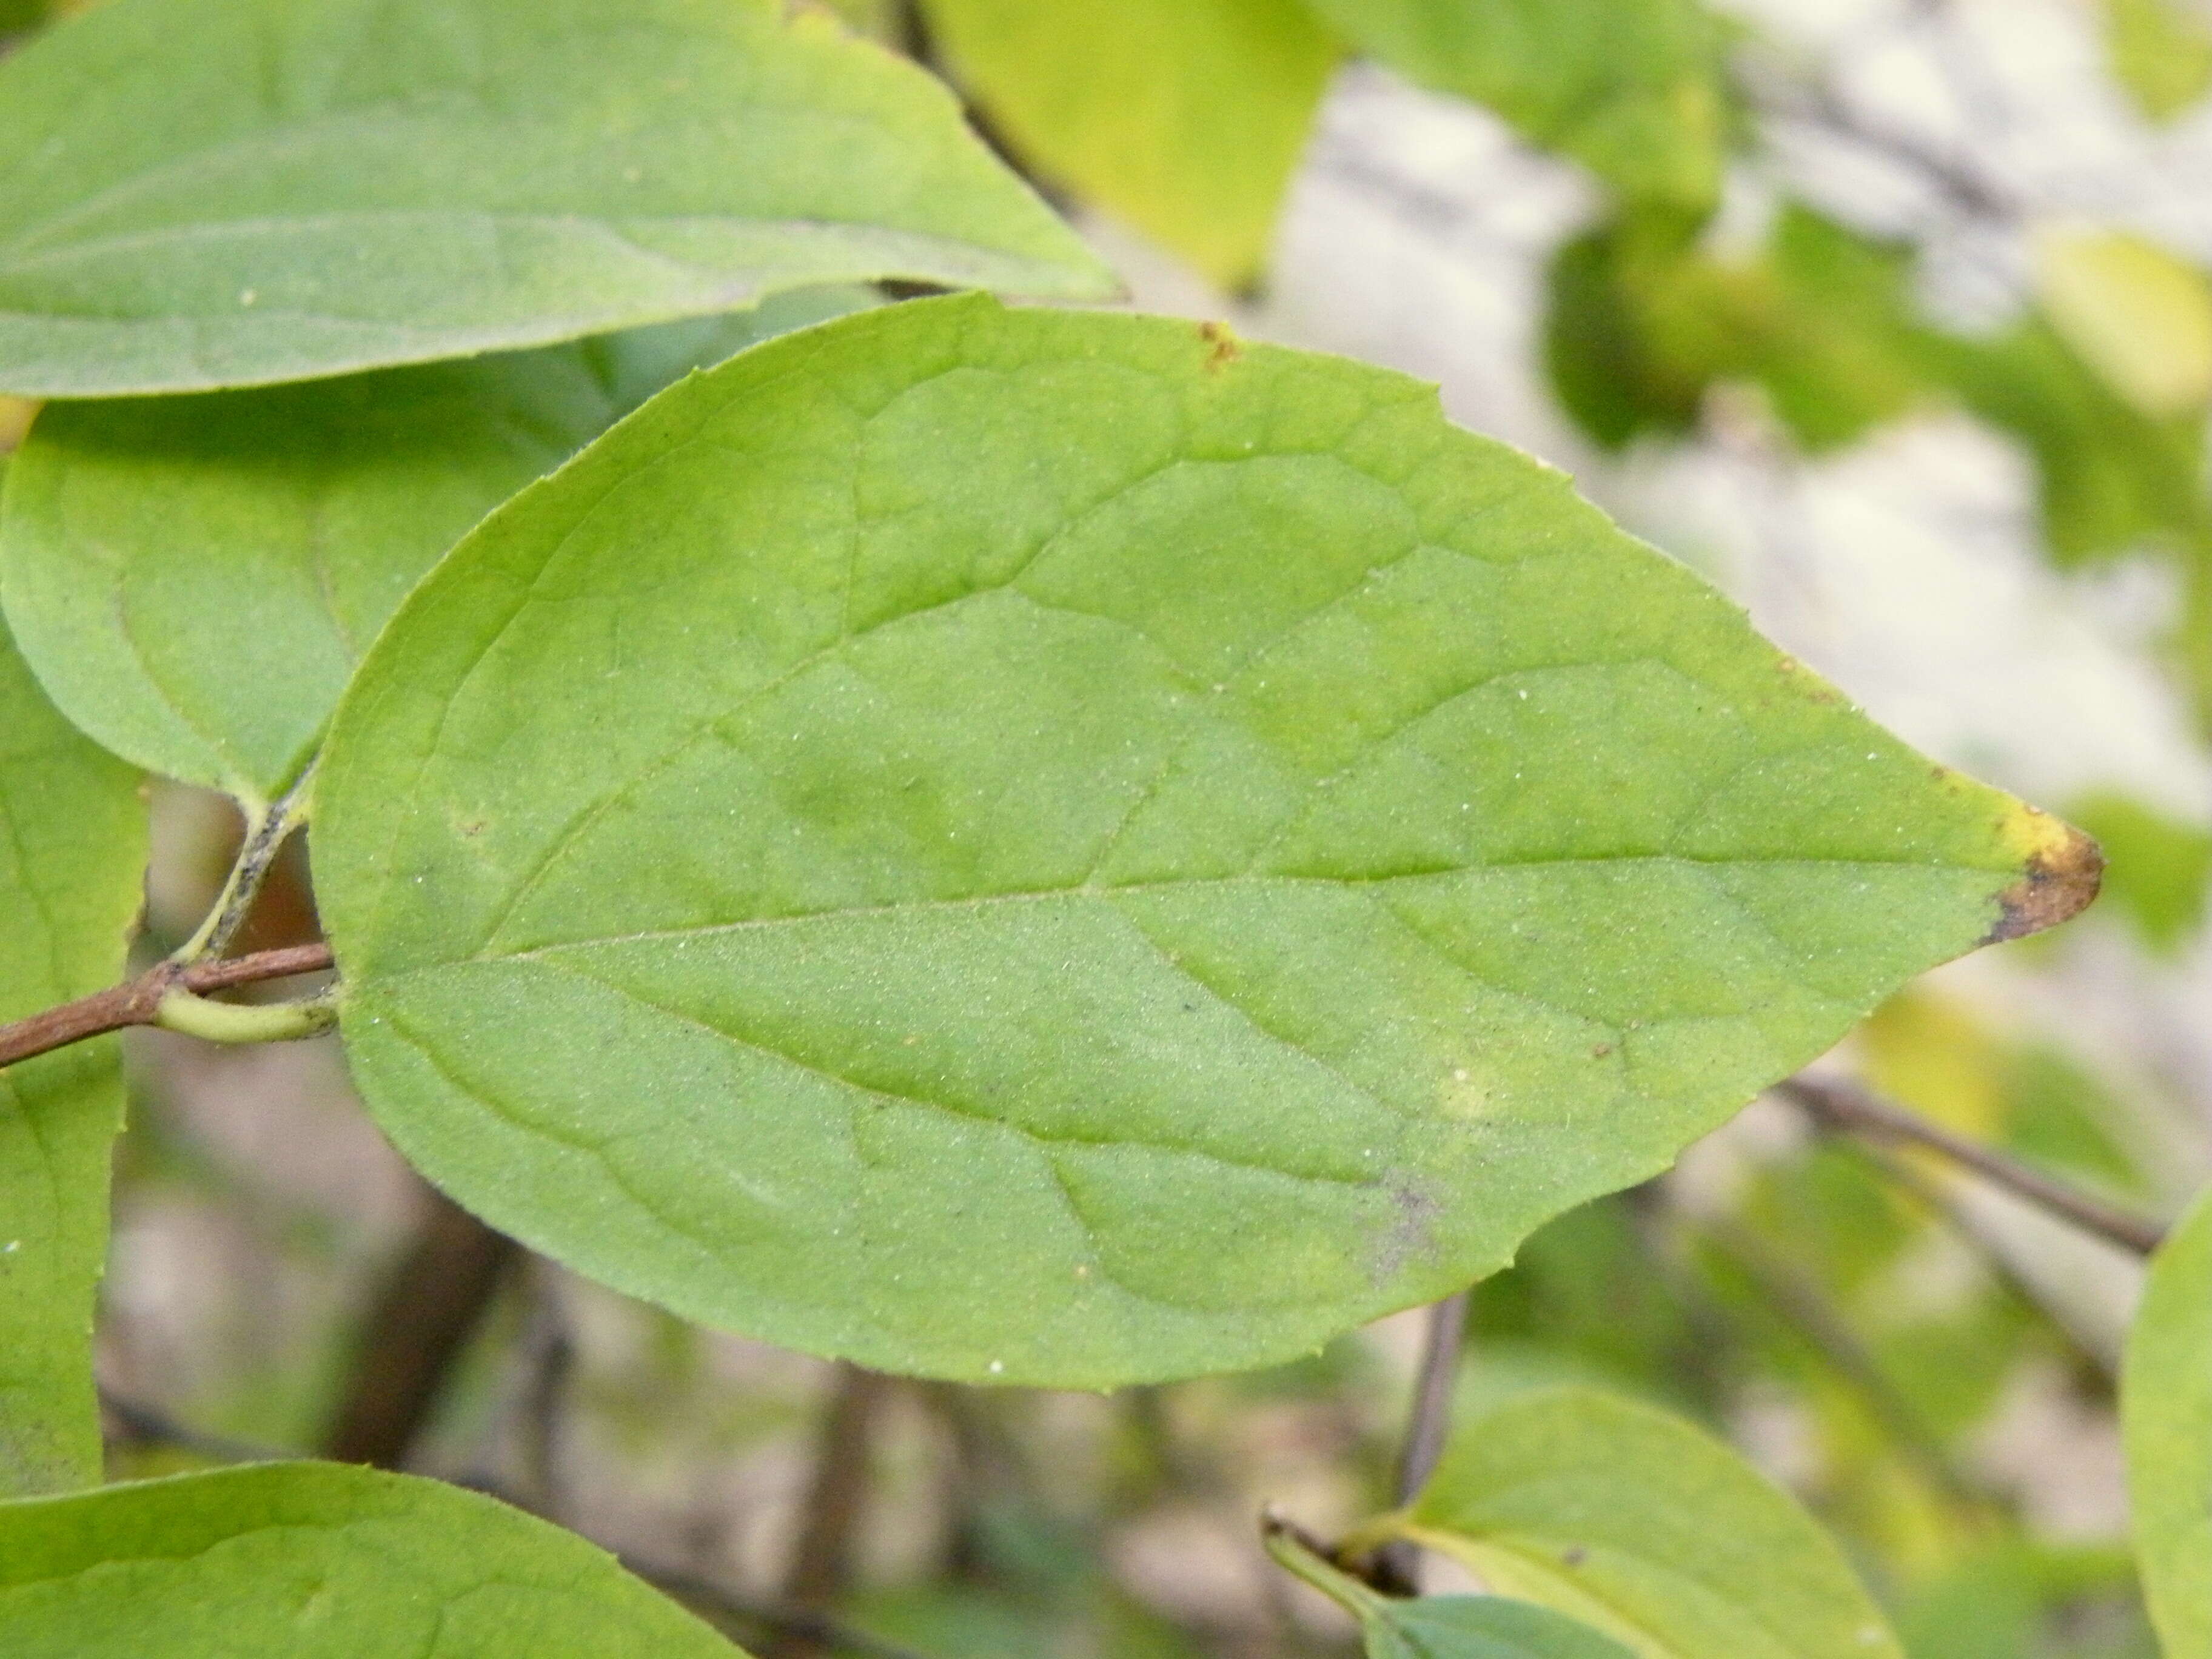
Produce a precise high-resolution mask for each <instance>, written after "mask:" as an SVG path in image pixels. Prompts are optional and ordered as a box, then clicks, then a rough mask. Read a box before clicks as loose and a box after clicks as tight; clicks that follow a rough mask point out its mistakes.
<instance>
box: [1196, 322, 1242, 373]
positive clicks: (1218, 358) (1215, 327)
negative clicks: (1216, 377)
mask: <svg viewBox="0 0 2212 1659" xmlns="http://www.w3.org/2000/svg"><path fill="white" fill-rule="evenodd" d="M1198 336H1199V338H1200V339H1201V340H1204V341H1205V342H1206V343H1207V344H1208V345H1210V346H1212V348H1213V350H1212V355H1210V356H1208V357H1207V358H1206V372H1207V373H1208V374H1219V373H1220V372H1221V371H1222V370H1223V369H1225V368H1228V367H1229V365H1230V364H1231V363H1233V362H1236V361H1237V359H1238V358H1239V357H1241V356H1243V355H1244V344H1243V341H1241V340H1239V339H1238V338H1237V337H1236V336H1235V335H1234V334H1232V333H1231V332H1230V331H1229V325H1228V324H1226V323H1200V325H1198Z"/></svg>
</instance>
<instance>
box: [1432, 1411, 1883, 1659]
mask: <svg viewBox="0 0 2212 1659" xmlns="http://www.w3.org/2000/svg"><path fill="white" fill-rule="evenodd" d="M1395 1529H1396V1530H1398V1531H1399V1532H1401V1534H1403V1535H1405V1536H1407V1537H1410V1538H1413V1539H1415V1540H1418V1541H1419V1542H1420V1543H1422V1544H1424V1545H1425V1546H1427V1547H1429V1548H1431V1549H1435V1550H1438V1551H1441V1552H1443V1553H1444V1554H1446V1555H1449V1556H1451V1557H1453V1558H1454V1559H1457V1560H1460V1561H1462V1562H1464V1563H1465V1564H1466V1565H1468V1567H1470V1568H1471V1569H1473V1570H1474V1571H1475V1572H1476V1573H1477V1574H1479V1575H1480V1577H1481V1578H1482V1580H1483V1582H1484V1583H1486V1584H1487V1585H1488V1586H1489V1587H1490V1588H1491V1589H1493V1590H1496V1591H1497V1592H1498V1594H1500V1595H1513V1596H1520V1597H1523V1598H1525V1599H1526V1600H1528V1601H1535V1602H1539V1603H1541V1604H1542V1605H1544V1606H1546V1607H1553V1608H1556V1609H1558V1610H1559V1611H1560V1612H1562V1613H1571V1614H1572V1615H1573V1616H1574V1617H1576V1618H1577V1619H1580V1620H1584V1621H1585V1622H1587V1623H1589V1624H1590V1625H1593V1626H1595V1627H1596V1628H1598V1629H1599V1630H1601V1631H1606V1632H1610V1633H1611V1634H1612V1635H1613V1636H1615V1637H1617V1638H1620V1640H1621V1641H1622V1642H1624V1643H1626V1644H1627V1645H1628V1646H1629V1647H1630V1648H1631V1649H1632V1650H1634V1651H1635V1652H1636V1653H1637V1654H1638V1655H1639V1656H1641V1659H1715V1656H1717V1655H1720V1654H1726V1655H1727V1656H1729V1659H1903V1652H1902V1650H1900V1649H1899V1646H1898V1645H1897V1639H1896V1638H1895V1637H1894V1636H1893V1635H1892V1634H1891V1633H1890V1632H1889V1629H1888V1626H1887V1625H1885V1624H1884V1623H1883V1621H1882V1617H1881V1613H1880V1612H1879V1611H1878V1610H1877V1609H1876V1608H1875V1605H1874V1603H1873V1601H1871V1600H1870V1599H1869V1597H1868V1595H1867V1593H1866V1591H1865V1590H1864V1589H1862V1588H1861V1587H1860V1585H1859V1583H1858V1581H1857V1579H1856V1578H1854V1577H1852V1575H1851V1571H1850V1568H1849V1567H1848V1566H1847V1565H1844V1559H1843V1557H1842V1556H1841V1555H1840V1554H1839V1553H1838V1551H1837V1549H1836V1547H1835V1546H1834V1545H1833V1544H1832V1543H1831V1542H1830V1541H1829V1540H1828V1538H1827V1537H1826V1534H1823V1533H1822V1532H1821V1531H1820V1528H1819V1527H1818V1526H1816V1525H1815V1524H1814V1522H1813V1520H1812V1518H1811V1517H1810V1516H1808V1515H1807V1514H1806V1513H1805V1512H1804V1511H1803V1510H1801V1509H1800V1508H1798V1506H1797V1505H1796V1503H1795V1502H1794V1501H1793V1500H1792V1499H1791V1498H1790V1497H1789V1495H1788V1494H1787V1493H1785V1492H1783V1491H1782V1490H1781V1489H1780V1488H1779V1487H1778V1486H1772V1485H1771V1484H1770V1483H1769V1482H1768V1481H1767V1480H1765V1477H1763V1476H1762V1475H1760V1474H1759V1473H1758V1472H1757V1471H1756V1470H1754V1469H1753V1468H1751V1466H1750V1465H1749V1464H1747V1463H1746V1462H1743V1461H1742V1460H1741V1458H1739V1457H1738V1456H1737V1455H1735V1452H1733V1451H1731V1450H1729V1449H1728V1448H1727V1447H1726V1446H1723V1445H1722V1444H1721V1443H1719V1442H1717V1441H1715V1440H1712V1439H1711V1438H1709V1437H1707V1436H1705V1434H1704V1433H1703V1432H1701V1431H1699V1430H1697V1429H1694V1428H1692V1427H1691V1426H1690V1425H1688V1424H1686V1423H1684V1422H1682V1421H1681V1420H1680V1419H1678V1418H1674V1417H1671V1416H1668V1414H1667V1413H1663V1412H1659V1411H1655V1410H1653V1409H1652V1408H1651V1407H1648V1406H1641V1405H1635V1404H1632V1403H1630V1402H1629V1401H1625V1400H1620V1399H1618V1398H1615V1397H1614V1396H1613V1395H1604V1394H1599V1393H1595V1392H1594V1391H1591V1390H1589V1389H1553V1390H1547V1391H1545V1392H1542V1393H1538V1394H1531V1395H1522V1396H1520V1397H1519V1398H1517V1399H1516V1400H1513V1401H1509V1402H1508V1403H1507V1404H1505V1405H1504V1406H1502V1407H1499V1408H1498V1409H1497V1410H1496V1411H1493V1412H1492V1413H1488V1414H1487V1415H1486V1416H1484V1417H1481V1418H1479V1419H1476V1420H1474V1421H1473V1422H1470V1423H1468V1424H1466V1425H1463V1426H1462V1428H1461V1429H1460V1430H1459V1431H1457V1432H1456V1433H1455V1435H1454V1437H1453V1442H1452V1445H1451V1447H1450V1449H1449V1450H1448V1451H1447V1452H1446V1453H1445V1455H1444V1460H1443V1463H1442V1464H1441V1465H1440V1466H1439V1467H1438V1468H1437V1472H1436V1474H1435V1475H1434V1476H1433V1477H1432V1478H1431V1480H1430V1481H1429V1484H1428V1485H1427V1486H1425V1488H1424V1489H1423V1490H1422V1492H1421V1494H1420V1496H1419V1498H1416V1499H1415V1500H1414V1502H1413V1506H1412V1507H1411V1509H1410V1510H1407V1513H1406V1515H1405V1516H1403V1517H1402V1519H1401V1521H1400V1522H1398V1523H1397V1526H1396V1528H1395Z"/></svg>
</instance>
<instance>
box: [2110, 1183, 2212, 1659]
mask: <svg viewBox="0 0 2212 1659" xmlns="http://www.w3.org/2000/svg"><path fill="white" fill-rule="evenodd" d="M2120 1425H2121V1431H2122V1435H2123V1438H2124V1443H2125V1445H2126V1449H2127V1460H2128V1497H2129V1500H2130V1507H2131V1508H2132V1510H2133V1511H2134V1516H2135V1534H2136V1559H2137V1561H2138V1562H2139V1563H2140V1565H2141V1566H2142V1583H2143V1597H2144V1600H2145V1601H2148V1603H2149V1606H2150V1614H2151V1622H2152V1623H2153V1624H2154V1625H2155V1626H2157V1627H2158V1633H2159V1639H2160V1641H2161V1642H2163V1643H2164V1644H2165V1646H2166V1659H2212V1194H2207V1195H2206V1196H2205V1197H2204V1198H2203V1199H2200V1200H2198V1201H2197V1206H2196V1208H2195V1209H2194V1210H2192V1211H2191V1212H2190V1214H2189V1216H2188V1217H2187V1218H2186V1219H2185V1220H2184V1221H2183V1222H2182V1223H2181V1225H2179V1226H2178V1227H2176V1228H2175V1229H2174V1231H2173V1234H2172V1237H2170V1238H2168V1239H2167V1240H2166V1244H2165V1246H2164V1247H2163V1248H2162V1249H2160V1251H2159V1253H2158V1255H2157V1256H2156V1257H2155V1258H2154V1260H2153V1261H2152V1263H2151V1272H2150V1282H2149V1285H2148V1287H2147V1288H2146V1289H2145V1291H2144V1292H2143V1301H2142V1309H2141V1310H2140V1311H2138V1312H2137V1314H2136V1323H2135V1328H2134V1330H2133V1331H2132V1333H2131V1334H2130V1336H2129V1338H2128V1351H2127V1362H2126V1364H2125V1367H2124V1370H2123V1371H2122V1375H2121V1392H2120Z"/></svg>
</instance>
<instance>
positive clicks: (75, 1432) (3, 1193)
mask: <svg viewBox="0 0 2212 1659" xmlns="http://www.w3.org/2000/svg"><path fill="white" fill-rule="evenodd" d="M145 867H146V829H145V814H144V808H143V805H142V804H141V803H140V801H139V799H138V778H137V775H136V774H135V773H133V772H132V771H131V770H130V769H128V768H127V767H125V766H124V765H123V764H122V763H120V762H118V761H116V760H113V759H112V758H110V757H108V756H106V755H104V754H102V753H101V752H100V750H98V749H97V748H95V747H94V745H93V744H90V743H89V742H88V741H87V740H86V739H85V738H82V737H81V736H80V735H79V734H78V733H76V732H74V731H72V730H71V729H70V726H68V724H67V723H66V722H65V721H64V720H63V719H62V718H61V716H60V715H59V714H56V713H55V712H54V710H53V708H52V705H51V704H49V703H48V702H46V699H45V698H44V697H43V696H40V692H39V688H38V684H37V683H36V682H35V681H34V680H33V679H32V678H31V674H30V671H29V670H28V669H27V668H26V667H25V666H24V665H23V663H22V659H21V658H20V657H18V656H17V655H16V654H15V647H14V646H13V644H12V643H11V642H10V641H9V638H8V635H7V630H6V629H4V628H0V1022H5V1021H9V1020H15V1019H21V1018H25V1017H26V1016H27V1015H31V1014H35V1013H39V1012H42V1011H43V1010H45V1009H46V1008H49V1007H52V1006H55V1005H56V1004H58V1003H63V1002H67V1001H69V1000H71V999H72V998H75V997H81V996H85V995H88V994H90V993H92V992H94V991H98V990H101V989H104V988H105V987H107V986H109V985H112V984H113V983H114V982H115V981H117V980H118V979H120V978H121V977H122V971H123V964H124V947H125V943H126V939H127V933H128V931H129V928H130V924H131V917H132V915H134V914H135V913H136V912H137V908H138V895H139V884H140V878H141V875H142V873H143V871H144V869H145ZM121 1127H123V1079H122V1076H121V1073H120V1070H119V1066H118V1057H117V1054H116V1052H115V1048H114V1040H113V1039H112V1038H109V1039H107V1040H106V1042H98V1043H94V1044H89V1045H86V1046H83V1047H80V1048H73V1049H70V1050H67V1051H65V1052H63V1053H60V1054H49V1055H46V1057H44V1058H43V1059H40V1060H30V1061H27V1062H25V1063H23V1064H21V1065H18V1066H11V1067H9V1069H8V1070H6V1071H5V1072H0V1495H4V1494H7V1493H10V1492H46V1491H52V1490H57V1489H59V1488H63V1487H67V1486H86V1485H90V1484H91V1483H93V1482H94V1481H97V1480H99V1479H100V1420H99V1413H98V1408H97V1407H96V1406H95V1404H94V1399H93V1389H92V1314H93V1297H94V1290H95V1287H96V1286H97V1285H99V1282H100V1268H101V1267H102V1265H103V1263H104V1262H105V1261H106V1255H107V1166H108V1157H109V1145H110V1143H111V1142H112V1140H113V1139H114V1137H115V1133H116V1131H117V1130H118V1129H120V1128H121ZM0 1553H4V1552H0Z"/></svg>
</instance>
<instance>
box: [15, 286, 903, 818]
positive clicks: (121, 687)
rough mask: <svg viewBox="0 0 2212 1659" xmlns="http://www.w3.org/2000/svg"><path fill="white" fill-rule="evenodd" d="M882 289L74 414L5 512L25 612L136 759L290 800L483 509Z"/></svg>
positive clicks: (82, 408)
mask: <svg viewBox="0 0 2212 1659" xmlns="http://www.w3.org/2000/svg"><path fill="white" fill-rule="evenodd" d="M871 295H872V290H866V289H843V288H840V289H805V290H802V291H800V292H798V293H793V294H787V295H779V296H777V297H776V298H775V299H772V300H769V301H766V302H765V303H763V305H762V306H760V307H758V308H757V309H755V310H752V311H747V312H740V313H735V314H732V315H729V316H724V317H712V318H702V319H695V320H690V321H685V322H678V323H664V324H661V325H658V326H656V327H653V328H649V329H637V330H633V331H629V332H628V333H623V334H616V335H608V336H602V337H598V338H595V339H590V340H581V341H576V342H574V343H569V344H567V345H559V346H546V347H541V348H540V349H538V350H535V351H526V352H514V353H508V354H504V355H500V356H490V357H479V358H474V359H470V360H467V361H464V362H449V363H427V364H421V365H417V366H414V367H410V368H396V369H386V370H384V371H381V372H380V373H377V374H359V375H349V376H346V377H343V378H341V379H338V380H318V381H313V382H310V383H307V384H305V385H300V386H266V387H256V388H252V389H249V390H245V391H239V392H210V393H207V394H206V395H204V396H201V397H191V398H111V399H105V400H98V401H92V402H84V403H69V404H52V405H51V406H49V407H48V408H47V409H46V410H45V411H44V412H43V413H42V414H41V415H40V417H39V420H38V422H37V424H36V425H35V426H34V427H33V428H32V433H31V436H30V439H29V441H27V443H26V444H25V445H24V447H23V448H22V450H21V453H20V454H19V455H18V456H17V458H16V459H15V465H14V466H13V468H12V469H11V471H10V477H11V482H10V483H9V489H8V493H7V495H6V496H5V498H4V501H0V599H4V602H5V605H6V608H7V613H8V619H9V626H10V627H12V628H13V629H15V634H16V637H17V638H18V639H19V640H20V641H21V642H22V648H23V653H24V654H25V656H26V657H27V659H29V660H30V662H31V665H32V666H33V668H34V669H36V670H37V671H38V674H39V677H40V679H41V680H42V681H43V682H44V684H45V685H46V690H47V691H48V693H49V694H50V695H51V696H52V697H53V698H54V699H55V700H56V701H57V702H58V703H59V704H60V705H61V707H62V708H63V709H64V711H65V712H67V713H68V714H69V715H70V718H71V719H72V720H75V721H76V723H77V725H78V726H81V727H82V729H83V730H85V731H87V732H90V733H91V734H92V735H93V736H94V737H95V738H99V739H100V741H101V742H102V743H104V744H106V745H107V746H108V747H109V748H110V749H112V750H114V751H115V752H116V753H118V754H119V755H122V756H125V757H127V758H128V759H131V760H132V761H135V762H137V763H138V764H139V765H141V766H143V767H146V768H147V769H149V770H151V771H154V772H158V773H161V774H163V775H167V776H169V777H173V778H181V779H183V780H184V781H186V782H189V783H197V784H200V785H202V786H204V787H208V788H211V789H221V790H224V791H226V792H228V793H230V794H232V795H234V796H236V797H237V798H238V799H240V800H242V801H245V802H246V803H249V804H256V803H259V802H263V801H266V800H269V799H274V798H275V797H276V795H278V794H281V793H283V791H284V790H285V788H286V787H289V785H290V784H291V782H292V781H293V780H294V779H295V778H296V777H297V776H298V775H299V774H300V772H301V769H303V768H304V767H305V766H306V765H307V763H308V762H309V761H310V760H311V759H312V758H313V755H314V753H315V750H316V748H317V746H318V745H319V744H320V742H321V740H322V734H323V729H324V727H325V725H326V724H327V723H328V722H329V720H330V716H331V710H332V709H333V708H337V701H338V697H339V696H340V694H341V693H342V692H343V691H344V690H345V686H346V682H347V681H348V680H349V679H350V678H352V677H353V671H354V668H355V666H356V664H358V662H359V661H360V659H361V654H362V652H363V651H365V650H367V649H368V642H369V641H371V640H373V639H374V638H375V637H376V633H377V630H378V629H380V628H381V627H383V625H384V623H385V619H386V617H389V616H390V615H391V614H392V610H393V608H394V607H395V606H397V605H398V603H399V601H400V599H402V598H403V597H404V596H405V594H406V592H407V590H408V589H409V588H410V587H412V586H414V585H415V583H416V580H418V579H419V578H420V577H421V576H422V573H423V572H424V571H425V570H427V569H428V568H430V566H431V565H432V564H433V563H435V562H436V560H437V558H438V556H439V555H441V554H442V553H444V552H445V551H446V550H447V549H448V548H449V547H451V546H452V545H453V544H454V543H455V542H456V541H458V540H459V538H460V537H461V535H462V534H463V532H465V531H467V530H468V529H469V527H470V526H472V525H474V524H475V523H476V522H477V520H479V519H481V518H483V516H484V514H485V513H489V512H490V511H491V509H492V508H493V507H496V506H498V505H499V504H500V502H501V501H505V500H506V499H507V497H508V496H509V495H513V493H514V492H515V491H516V490H518V489H521V488H522V486H523V485H525V484H526V483H529V482H530V481H531V480H532V479H533V478H536V477H540V476H541V475H543V474H544V473H546V472H549V471H552V469H553V468H554V467H556V466H557V465H559V464H560V463H561V462H562V461H563V460H566V459H568V456H570V455H571V454H573V453H574V452H575V451H576V450H578V449H580V448H581V447H583V446H584V445H585V444H586V443H587V442H588V441H591V440H592V438H595V437H597V436H598V435H599V434H600V433H601V432H603V431H605V429H606V428H607V427H608V426H610V425H611V424H612V423H613V422H615V421H616V420H617V419H619V418H620V417H621V416H623V415H626V414H628V413H629V411H630V410H633V409H635V407H636V406H637V405H638V404H641V403H643V402H644V401H645V400H646V398H648V397H650V396H651V395H652V394H653V392H658V391H659V390H660V388H661V387H662V386H665V385H667V384H668V382H669V381H671V380H674V379H676V378H678V376H679V375H681V374H684V373H686V372H688V371H690V370H691V369H693V368H700V367H703V366H705V365H708V364H711V363H714V362H720V361H721V360H722V359H724V358H726V357H727V356H731V355H732V354H733V353H735V352H737V351H738V350H740V349H743V348H744V347H745V346H747V345H750V344H751V343H754V342H755V341H757V340H759V339H762V338H765V337H768V336H769V335H771V334H775V333H779V332H782V331H785V330H786V329H788V328H793V327H797V326H799V325H804V324H806V323H811V322H815V321H818V320H820V319H822V318H823V317H829V316H835V315H837V314H839V313H842V312H845V311H849V310H853V309H854V308H856V307H858V306H860V305H861V304H864V303H867V302H869V298H870V296H871Z"/></svg>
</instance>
